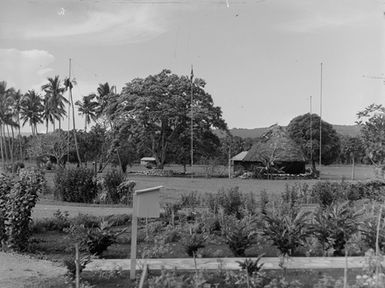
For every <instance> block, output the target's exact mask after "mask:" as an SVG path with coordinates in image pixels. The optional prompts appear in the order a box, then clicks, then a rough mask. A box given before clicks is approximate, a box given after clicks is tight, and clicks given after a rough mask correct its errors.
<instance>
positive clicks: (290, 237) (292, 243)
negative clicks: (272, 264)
mask: <svg viewBox="0 0 385 288" xmlns="http://www.w3.org/2000/svg"><path fill="white" fill-rule="evenodd" d="M308 215H309V213H301V212H300V210H299V209H297V208H293V209H291V210H289V211H287V210H286V211H285V210H279V209H277V210H276V211H273V212H270V213H266V214H265V215H263V219H264V225H263V232H262V233H263V235H264V236H266V237H267V238H268V239H269V240H271V241H272V242H273V245H275V246H276V247H277V248H278V250H279V251H280V252H281V253H282V254H283V255H289V256H292V255H294V254H295V253H296V250H297V248H298V247H300V246H303V245H304V244H305V242H306V238H307V237H308V236H310V225H309V219H308Z"/></svg>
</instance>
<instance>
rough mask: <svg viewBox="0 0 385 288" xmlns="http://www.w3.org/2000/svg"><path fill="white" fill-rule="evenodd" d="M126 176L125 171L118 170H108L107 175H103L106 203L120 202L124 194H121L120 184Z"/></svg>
mask: <svg viewBox="0 0 385 288" xmlns="http://www.w3.org/2000/svg"><path fill="white" fill-rule="evenodd" d="M124 179H125V176H124V174H123V173H121V172H118V171H117V170H111V171H109V172H107V174H106V175H104V177H103V181H102V183H103V184H102V189H103V190H104V193H105V194H106V195H105V202H106V203H114V204H116V203H120V202H121V198H122V196H123V195H121V194H120V193H119V192H121V190H120V189H118V187H119V185H120V184H121V183H122V182H123V181H124Z"/></svg>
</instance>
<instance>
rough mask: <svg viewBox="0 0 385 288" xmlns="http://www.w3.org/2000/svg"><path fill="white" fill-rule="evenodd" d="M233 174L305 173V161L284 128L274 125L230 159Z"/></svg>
mask: <svg viewBox="0 0 385 288" xmlns="http://www.w3.org/2000/svg"><path fill="white" fill-rule="evenodd" d="M232 162H233V165H234V172H235V173H237V172H240V171H251V172H255V171H256V170H263V169H265V170H269V173H271V171H276V172H280V173H287V174H301V173H305V164H306V159H305V156H304V154H303V152H302V150H301V147H299V146H298V145H297V144H296V143H295V142H294V140H292V139H291V138H290V137H289V135H288V134H287V132H286V129H285V128H284V127H281V126H278V125H274V126H272V127H270V129H269V130H268V131H267V132H266V133H265V134H264V135H263V136H262V137H261V138H260V139H259V140H258V141H257V142H256V143H255V144H254V145H253V146H252V147H251V149H250V150H249V151H247V152H246V151H244V152H241V153H240V154H238V155H236V156H234V157H233V158H232Z"/></svg>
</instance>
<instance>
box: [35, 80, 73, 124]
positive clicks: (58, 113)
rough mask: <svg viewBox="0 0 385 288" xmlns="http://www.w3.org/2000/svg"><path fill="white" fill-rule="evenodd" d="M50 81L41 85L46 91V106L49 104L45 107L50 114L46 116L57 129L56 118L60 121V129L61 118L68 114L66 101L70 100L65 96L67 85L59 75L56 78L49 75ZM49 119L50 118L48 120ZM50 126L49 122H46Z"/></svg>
mask: <svg viewBox="0 0 385 288" xmlns="http://www.w3.org/2000/svg"><path fill="white" fill-rule="evenodd" d="M47 80H48V83H47V84H44V85H43V86H41V89H42V90H43V91H44V92H45V93H46V97H47V100H46V101H44V106H46V105H47V106H48V107H47V108H44V111H45V112H46V113H49V115H45V116H44V118H45V120H46V121H48V120H49V121H51V119H53V120H52V124H53V125H54V130H55V119H56V120H58V121H59V129H61V119H62V118H63V117H64V116H66V114H67V112H66V110H65V103H68V100H67V99H66V98H65V97H64V96H63V93H64V91H65V87H64V86H62V85H61V81H60V79H59V76H58V75H56V76H55V77H54V78H50V77H48V79H47ZM47 119H48V120H47ZM46 125H47V126H48V123H47V122H46Z"/></svg>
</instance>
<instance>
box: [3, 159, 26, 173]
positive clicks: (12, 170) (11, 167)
mask: <svg viewBox="0 0 385 288" xmlns="http://www.w3.org/2000/svg"><path fill="white" fill-rule="evenodd" d="M24 167H25V165H24V163H23V162H21V161H17V162H15V163H13V165H12V164H9V165H7V166H6V167H5V168H6V170H7V172H10V173H17V172H19V171H20V169H23V168H24Z"/></svg>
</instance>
